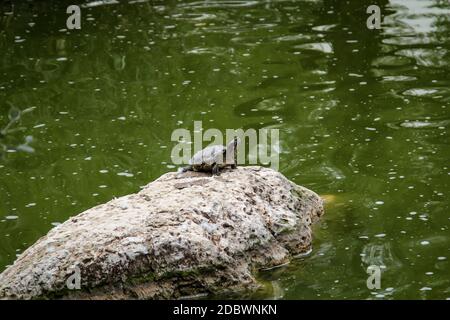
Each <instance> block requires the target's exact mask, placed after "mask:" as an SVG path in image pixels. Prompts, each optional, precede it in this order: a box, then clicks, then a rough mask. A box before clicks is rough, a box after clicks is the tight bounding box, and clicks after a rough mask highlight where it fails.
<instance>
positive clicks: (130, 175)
mask: <svg viewBox="0 0 450 320" xmlns="http://www.w3.org/2000/svg"><path fill="white" fill-rule="evenodd" d="M117 175H118V176H121V177H127V178H131V177H133V176H134V175H133V174H132V173H129V172H119V173H117Z"/></svg>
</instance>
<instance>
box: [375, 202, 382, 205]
mask: <svg viewBox="0 0 450 320" xmlns="http://www.w3.org/2000/svg"><path fill="white" fill-rule="evenodd" d="M375 204H377V205H382V204H384V201H375Z"/></svg>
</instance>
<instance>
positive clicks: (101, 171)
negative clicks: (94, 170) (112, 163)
mask: <svg viewBox="0 0 450 320" xmlns="http://www.w3.org/2000/svg"><path fill="white" fill-rule="evenodd" d="M99 172H100V173H108V170H106V169H102V170H99Z"/></svg>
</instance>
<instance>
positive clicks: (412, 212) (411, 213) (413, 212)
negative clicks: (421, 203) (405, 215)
mask: <svg viewBox="0 0 450 320" xmlns="http://www.w3.org/2000/svg"><path fill="white" fill-rule="evenodd" d="M409 214H410V215H412V216H414V215H416V214H417V212H415V211H411V212H410V213H409Z"/></svg>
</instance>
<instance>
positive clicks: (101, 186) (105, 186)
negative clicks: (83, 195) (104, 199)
mask: <svg viewBox="0 0 450 320" xmlns="http://www.w3.org/2000/svg"><path fill="white" fill-rule="evenodd" d="M98 187H99V188H101V189H104V188H108V186H107V185H104V184H102V185H100V186H98Z"/></svg>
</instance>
